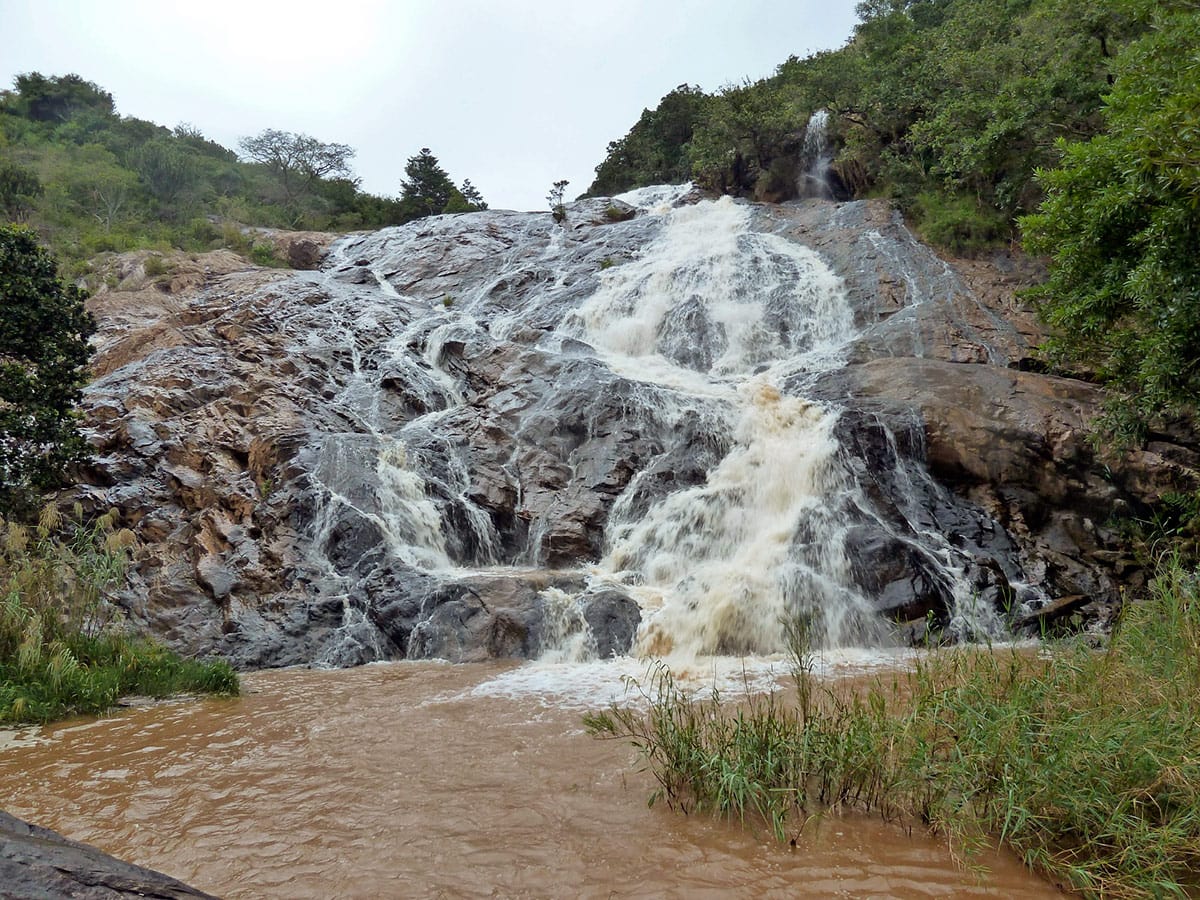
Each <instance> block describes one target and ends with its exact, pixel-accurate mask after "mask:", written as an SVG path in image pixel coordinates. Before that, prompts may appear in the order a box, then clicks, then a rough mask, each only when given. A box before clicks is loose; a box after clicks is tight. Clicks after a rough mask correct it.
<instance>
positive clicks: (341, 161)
mask: <svg viewBox="0 0 1200 900" xmlns="http://www.w3.org/2000/svg"><path fill="white" fill-rule="evenodd" d="M238 146H239V147H241V150H242V153H243V155H245V157H246V158H247V159H249V160H250V161H252V162H256V163H258V164H259V165H262V166H265V167H266V168H267V170H268V171H269V172H270V173H271V174H272V175H274V176H275V178H276V180H277V182H278V184H279V186H280V188H282V190H283V200H284V202H286V203H287V204H288V206H289V207H292V208H293V209H294V208H295V207H296V205H297V203H298V202H299V201H300V200H301V199H303V198H305V197H307V196H308V195H309V194H311V193H312V191H313V187H314V185H315V184H316V182H317V181H318V180H319V179H321V178H325V177H328V176H333V177H343V178H348V177H350V174H351V172H350V160H351V159H352V158H353V157H354V150H353V149H351V148H350V147H348V146H347V145H345V144H326V143H322V142H321V141H318V140H317V139H316V138H314V137H309V136H308V135H307V134H293V133H292V132H290V131H279V130H277V129H274V128H268V129H267V130H266V131H263V132H262V133H261V134H259V135H257V136H255V137H251V138H242V139H241V140H240V141H239V142H238Z"/></svg>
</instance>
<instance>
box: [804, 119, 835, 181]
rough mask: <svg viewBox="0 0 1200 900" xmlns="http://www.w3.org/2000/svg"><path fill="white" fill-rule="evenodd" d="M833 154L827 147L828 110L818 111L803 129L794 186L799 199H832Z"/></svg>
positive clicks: (828, 146)
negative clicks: (799, 161) (797, 173)
mask: <svg viewBox="0 0 1200 900" xmlns="http://www.w3.org/2000/svg"><path fill="white" fill-rule="evenodd" d="M832 162H833V153H832V152H831V150H830V145H829V110H827V109H818V110H817V111H816V112H815V113H813V114H812V116H811V117H810V118H809V120H808V125H807V126H805V129H804V145H803V147H802V148H801V165H802V169H801V172H800V178H799V180H798V184H797V185H796V188H797V193H798V195H799V196H800V197H801V198H811V197H818V198H820V199H822V200H831V199H833V185H832V184H830V181H829V164H830V163H832Z"/></svg>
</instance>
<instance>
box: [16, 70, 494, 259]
mask: <svg viewBox="0 0 1200 900" xmlns="http://www.w3.org/2000/svg"><path fill="white" fill-rule="evenodd" d="M240 150H241V151H242V155H241V157H239V155H238V154H237V153H235V152H234V151H233V150H230V149H228V148H226V147H223V146H221V145H220V144H218V143H216V142H215V141H211V140H209V139H207V138H206V137H205V136H204V135H203V134H202V133H201V132H200V131H199V130H198V129H196V128H194V127H192V126H190V125H186V124H183V125H178V126H176V127H175V128H174V129H169V128H165V127H163V126H161V125H156V124H155V123H153V122H147V121H145V120H143V119H137V118H133V117H131V116H120V115H118V114H117V109H116V105H115V102H114V100H113V97H112V95H111V94H110V93H108V92H107V91H105V90H104V89H103V88H102V87H100V86H99V85H96V84H94V83H92V82H90V81H86V80H85V79H83V78H81V77H80V76H78V75H64V76H49V77H47V76H43V75H41V74H40V73H37V72H32V73H27V74H24V75H19V76H17V78H16V80H15V82H14V89H13V90H11V91H5V92H0V217H2V219H3V220H4V221H15V222H24V223H27V224H29V225H30V226H32V227H33V228H34V229H35V230H36V231H37V232H38V234H39V235H40V236H41V238H42V240H43V241H45V242H46V243H47V244H49V246H50V247H51V249H53V250H54V252H55V253H56V254H57V255H58V256H59V257H60V258H61V259H62V260H63V261H64V262H65V263H67V264H68V268H70V269H72V270H73V271H75V272H78V271H81V269H82V264H83V262H84V261H85V260H88V259H90V258H91V257H93V256H95V255H96V254H98V253H101V252H103V251H124V250H131V249H136V248H145V247H155V248H159V249H167V248H169V247H177V248H179V249H185V250H201V249H210V248H214V247H220V246H231V247H233V248H235V249H245V247H244V246H243V245H244V243H245V241H244V238H242V237H241V235H240V232H239V228H238V226H243V225H253V226H264V227H274V228H291V229H316V230H332V231H348V230H353V229H358V228H381V227H383V226H385V225H395V224H402V223H404V222H408V221H411V220H413V219H416V218H420V217H421V216H425V215H430V214H433V213H441V212H466V211H470V210H472V209H483V208H486V205H487V204H486V203H484V202H483V198H482V197H481V196H480V195H479V192H478V191H477V190H476V189H475V188H474V187H472V186H471V183H470V181H465V182H463V184H462V187H461V188H458V187H455V185H454V183H453V182H452V181H451V180H450V178H449V176H448V175H447V174H446V173H445V171H444V170H442V169H441V167H440V165H439V164H438V161H437V158H436V157H434V156H433V155H432V154H431V153H430V152H429V150H428V149H424V150H422V151H421V152H420V153H419V154H417V155H414V156H413V157H411V158H410V159H409V161H408V162H409V167H410V168H412V167H413V166H414V165H417V166H419V167H420V175H421V178H420V179H418V180H416V181H414V180H413V177H412V173H411V172H410V173H409V176H410V177H409V178H408V179H407V180H405V181H404V182H403V183H402V184H400V185H399V186H400V187H401V188H402V194H401V196H399V197H380V196H376V195H374V194H370V193H367V192H365V191H362V190H360V188H359V181H358V179H357V178H355V177H354V175H353V172H352V171H351V168H350V163H351V160H352V159H353V156H354V150H353V149H352V148H350V147H348V146H346V145H345V144H338V143H326V142H323V141H319V140H317V139H316V138H313V137H311V136H309V135H304V134H294V133H292V132H287V131H281V130H278V129H266V130H264V131H262V132H261V133H260V134H258V135H255V136H250V137H246V138H244V139H243V140H242V141H241V142H240ZM430 190H432V191H433V192H432V193H429V191H430ZM439 200H440V203H439V202H438V201H439Z"/></svg>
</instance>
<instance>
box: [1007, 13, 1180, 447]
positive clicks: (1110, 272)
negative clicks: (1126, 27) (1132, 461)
mask: <svg viewBox="0 0 1200 900" xmlns="http://www.w3.org/2000/svg"><path fill="white" fill-rule="evenodd" d="M1129 6H1131V7H1134V8H1136V7H1138V6H1140V7H1141V8H1143V9H1146V8H1153V19H1152V27H1151V30H1150V31H1149V32H1148V33H1147V34H1146V35H1145V36H1143V37H1142V38H1140V39H1139V40H1137V41H1135V42H1134V43H1132V44H1130V45H1129V46H1128V47H1126V48H1125V49H1124V50H1123V51H1122V52H1121V53H1120V54H1119V56H1118V57H1117V60H1116V65H1115V69H1114V81H1113V89H1112V93H1111V94H1110V95H1109V96H1108V98H1107V101H1106V105H1105V108H1104V110H1103V116H1104V121H1105V124H1106V128H1105V131H1104V133H1103V134H1100V135H1097V136H1096V137H1093V138H1092V139H1091V140H1089V141H1086V142H1081V143H1075V144H1067V143H1065V142H1060V144H1059V149H1060V151H1061V152H1062V154H1063V158H1062V162H1061V164H1060V165H1059V166H1058V167H1057V168H1055V169H1051V170H1048V171H1042V172H1040V173H1039V178H1040V180H1041V182H1042V184H1043V185H1044V186H1045V188H1046V191H1047V196H1046V200H1045V202H1044V203H1043V204H1042V206H1041V209H1040V210H1039V212H1038V213H1037V214H1036V215H1032V216H1028V217H1026V218H1024V219H1023V220H1022V223H1021V224H1022V227H1023V229H1024V233H1025V244H1026V247H1027V248H1028V249H1029V250H1031V251H1032V252H1034V253H1045V254H1048V255H1051V256H1052V258H1053V259H1052V266H1051V270H1050V277H1049V280H1048V281H1047V282H1046V284H1045V285H1044V286H1043V287H1042V288H1040V289H1039V290H1038V291H1037V292H1036V293H1035V296H1036V297H1037V298H1038V299H1039V300H1040V301H1041V304H1042V312H1043V314H1044V315H1045V317H1046V319H1047V320H1048V321H1049V322H1050V323H1051V324H1052V325H1054V326H1056V327H1057V329H1058V337H1057V338H1056V339H1055V340H1054V341H1053V342H1052V345H1051V346H1052V349H1053V350H1054V351H1055V352H1056V354H1057V355H1058V356H1059V358H1060V359H1064V360H1066V361H1068V362H1070V363H1073V364H1075V365H1080V364H1082V365H1085V366H1091V367H1094V369H1095V371H1096V372H1097V373H1098V374H1099V376H1100V377H1101V378H1102V379H1103V380H1105V381H1107V382H1108V383H1109V384H1110V385H1112V386H1113V387H1114V388H1116V389H1117V390H1118V391H1119V392H1121V399H1120V401H1118V403H1117V404H1116V405H1114V406H1113V407H1112V410H1111V413H1112V417H1111V418H1110V421H1109V424H1110V425H1111V426H1115V427H1117V428H1120V429H1128V430H1130V431H1132V433H1133V434H1135V435H1136V434H1137V432H1138V431H1139V430H1140V429H1141V428H1142V427H1144V426H1145V425H1146V424H1147V423H1148V422H1149V421H1150V420H1152V419H1153V418H1154V417H1155V416H1157V415H1159V414H1161V413H1164V412H1170V411H1172V410H1177V409H1180V408H1185V409H1186V408H1189V407H1190V408H1191V409H1192V411H1193V412H1194V410H1195V407H1196V405H1197V403H1198V402H1200V57H1198V56H1197V51H1196V48H1197V47H1200V15H1197V13H1196V6H1195V4H1194V3H1192V2H1187V0H1174V2H1159V3H1155V4H1150V3H1148V2H1145V0H1140V2H1137V3H1130V4H1129Z"/></svg>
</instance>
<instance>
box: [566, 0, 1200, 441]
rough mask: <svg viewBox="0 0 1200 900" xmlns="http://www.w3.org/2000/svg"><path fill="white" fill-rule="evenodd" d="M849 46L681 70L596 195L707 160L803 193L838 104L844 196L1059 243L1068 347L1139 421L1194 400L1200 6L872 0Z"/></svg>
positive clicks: (748, 178)
mask: <svg viewBox="0 0 1200 900" xmlns="http://www.w3.org/2000/svg"><path fill="white" fill-rule="evenodd" d="M858 13H859V16H860V19H861V21H860V23H859V24H858V26H857V27H856V28H855V31H854V34H853V36H852V38H851V40H850V41H849V42H848V43H847V44H846V46H844V47H842V48H841V49H840V50H835V51H832V52H827V53H819V54H816V55H814V56H810V57H808V58H806V59H798V58H795V57H792V58H790V59H788V60H787V61H785V62H784V63H782V64H781V65H780V66H779V67H778V68H777V69H776V71H775V73H774V74H773V75H772V76H770V77H769V78H765V79H762V80H760V81H757V82H753V83H745V84H740V85H734V86H730V87H727V88H725V89H724V90H721V91H719V92H717V93H716V94H712V95H706V94H704V93H703V92H702V91H700V90H699V89H697V88H693V87H689V86H687V85H681V86H680V87H678V88H676V89H675V90H674V91H672V92H671V93H670V94H668V95H667V96H666V97H664V98H663V100H662V102H661V103H660V104H659V106H658V107H657V108H656V109H654V110H646V111H645V112H643V113H642V116H641V118H640V119H639V120H638V122H637V123H636V124H635V125H634V126H633V128H632V129H631V130H630V132H629V134H627V135H626V136H625V137H623V138H621V139H620V140H618V141H614V142H612V143H611V144H609V147H608V155H607V156H606V158H605V159H604V161H603V162H602V163H601V164H600V165H599V166H598V167H597V169H596V180H595V182H593V184H592V186H591V188H590V189H589V194H592V195H595V194H611V193H615V192H618V191H622V190H627V189H629V188H633V187H638V186H642V185H646V184H651V183H657V182H662V181H674V182H677V181H684V180H687V179H689V178H690V179H694V180H695V181H696V182H697V183H699V184H700V185H702V186H704V187H707V188H709V189H711V190H714V191H718V192H723V193H730V194H735V195H738V196H747V197H752V198H755V199H759V200H775V201H778V200H786V199H789V198H792V197H795V196H796V195H797V173H798V172H800V171H803V170H802V168H801V165H802V162H803V153H804V137H805V127H806V124H807V123H808V121H809V119H810V117H811V116H812V115H813V114H814V113H815V112H817V111H818V110H825V111H827V112H828V114H829V116H828V129H829V137H830V139H831V140H832V142H833V148H834V151H835V154H834V157H833V162H832V166H831V172H830V177H831V179H832V180H833V182H834V186H835V189H836V193H837V194H838V195H839V196H840V197H841V198H843V199H849V198H859V197H868V196H884V197H887V198H889V199H891V200H892V201H893V202H894V203H895V204H896V205H897V206H898V207H899V208H900V209H901V211H902V212H904V214H905V215H906V217H907V218H908V220H909V222H910V224H912V225H914V226H915V227H916V228H917V229H918V231H920V233H921V234H922V236H923V237H924V238H925V239H926V240H928V241H930V242H931V243H933V244H935V245H937V246H940V247H942V248H944V249H945V250H948V251H950V252H952V253H957V254H967V255H970V254H974V253H977V252H980V251H983V250H987V249H989V248H994V247H997V246H1007V245H1010V244H1013V243H1016V242H1017V241H1018V240H1019V239H1021V238H1022V237H1023V238H1024V240H1025V242H1026V245H1027V246H1028V248H1029V249H1030V250H1031V251H1032V252H1035V253H1040V254H1046V255H1049V256H1051V257H1052V268H1051V276H1050V279H1049V282H1048V283H1047V284H1046V285H1045V286H1044V287H1043V288H1042V289H1040V290H1039V291H1038V292H1037V293H1036V295H1035V298H1036V299H1037V300H1038V301H1039V302H1040V303H1041V308H1042V311H1043V313H1044V315H1045V318H1046V320H1047V321H1048V322H1049V323H1050V324H1051V325H1053V326H1057V327H1058V329H1059V337H1058V338H1056V340H1055V341H1054V342H1053V345H1052V346H1051V347H1050V348H1048V349H1050V350H1051V351H1052V354H1051V356H1050V358H1051V360H1052V361H1055V362H1058V363H1060V364H1062V365H1064V366H1065V367H1066V368H1067V369H1068V370H1069V371H1071V372H1073V373H1074V374H1081V373H1082V374H1091V375H1094V377H1096V378H1097V379H1099V380H1101V381H1104V382H1106V383H1107V384H1108V385H1109V386H1110V387H1111V388H1113V389H1114V396H1115V397H1116V401H1115V403H1114V405H1113V409H1112V413H1111V415H1110V417H1109V419H1110V425H1112V426H1114V427H1115V429H1116V430H1118V431H1121V432H1123V433H1124V434H1125V435H1126V436H1128V437H1131V438H1134V439H1136V438H1138V437H1140V436H1142V435H1144V434H1145V433H1146V430H1147V429H1148V428H1150V427H1152V425H1153V422H1154V420H1156V419H1159V418H1161V417H1162V416H1164V415H1175V414H1179V413H1183V414H1185V415H1187V416H1188V417H1189V418H1191V417H1194V412H1195V406H1196V403H1197V400H1198V399H1200V263H1198V262H1197V260H1200V254H1198V253H1197V252H1196V248H1197V246H1200V244H1198V237H1197V236H1198V235H1200V58H1198V57H1197V53H1196V47H1198V46H1200V5H1198V4H1197V3H1196V2H1195V0H1100V2H1096V0H1000V2H996V0H865V2H862V3H859V5H858Z"/></svg>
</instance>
